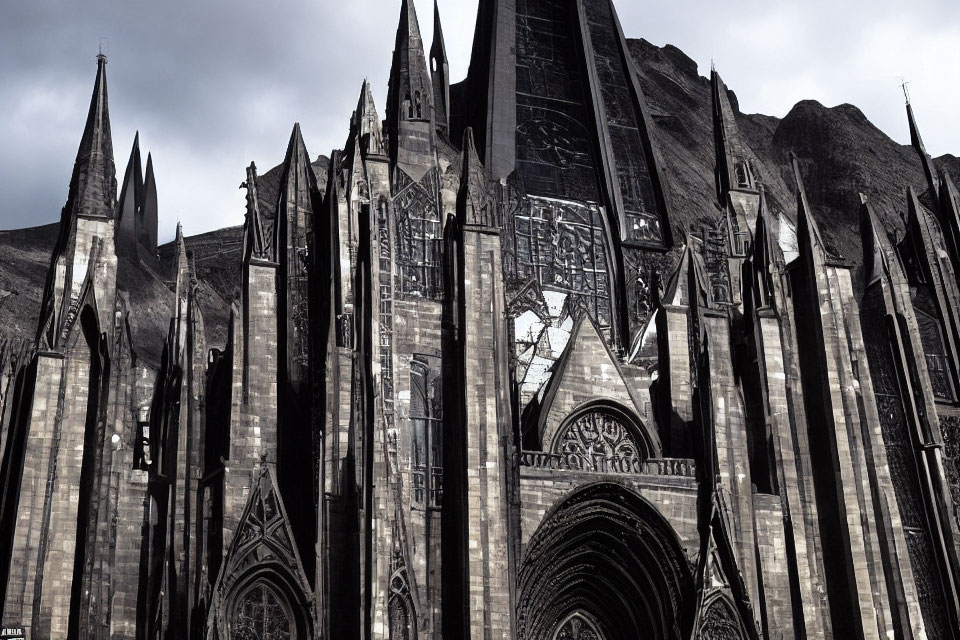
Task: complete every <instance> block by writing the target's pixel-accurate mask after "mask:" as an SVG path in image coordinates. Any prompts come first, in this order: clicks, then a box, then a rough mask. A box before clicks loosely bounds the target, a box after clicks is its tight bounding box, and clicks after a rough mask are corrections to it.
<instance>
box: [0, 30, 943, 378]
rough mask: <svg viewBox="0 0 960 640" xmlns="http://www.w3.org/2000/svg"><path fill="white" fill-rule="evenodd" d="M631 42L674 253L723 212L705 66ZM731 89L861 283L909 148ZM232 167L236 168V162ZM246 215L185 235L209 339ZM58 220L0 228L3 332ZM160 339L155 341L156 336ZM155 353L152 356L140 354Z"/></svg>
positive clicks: (159, 307)
mask: <svg viewBox="0 0 960 640" xmlns="http://www.w3.org/2000/svg"><path fill="white" fill-rule="evenodd" d="M628 47H629V49H630V52H631V54H632V56H633V58H634V60H635V62H636V63H637V64H636V66H637V70H638V75H639V80H640V84H641V87H642V89H643V91H644V93H645V97H646V100H647V103H648V107H649V111H650V114H651V117H652V119H653V121H654V123H655V124H656V126H655V127H654V131H653V138H654V141H655V142H656V144H657V145H658V146H659V148H660V151H661V154H662V157H663V158H664V162H665V171H666V184H668V185H669V196H670V199H671V204H672V211H673V218H672V219H671V225H672V227H673V231H674V238H675V241H676V245H677V246H676V247H675V248H674V250H673V251H674V252H677V251H679V247H680V245H682V243H683V241H684V238H686V236H687V234H688V233H689V231H690V230H696V229H698V228H700V227H703V226H705V225H716V223H717V221H718V220H719V219H720V215H721V213H720V210H719V206H718V204H717V201H716V200H717V198H716V186H715V179H714V164H715V161H714V160H715V156H714V138H713V120H712V108H711V90H710V81H709V79H708V78H707V77H704V76H702V75H700V70H699V67H698V65H697V63H696V62H695V61H694V60H693V59H691V58H690V57H689V56H687V55H686V54H685V53H684V52H683V51H682V50H681V49H679V48H678V47H676V46H674V45H670V44H667V45H664V46H662V47H659V46H657V45H654V44H652V43H650V42H649V41H647V40H644V39H630V40H628ZM721 71H722V70H721ZM728 97H729V98H730V103H731V106H732V107H733V111H734V114H735V118H736V122H737V125H738V127H739V129H740V132H741V135H742V136H743V139H744V141H745V142H746V144H747V146H748V147H749V148H750V152H751V154H752V156H753V158H752V160H753V163H754V167H755V170H756V173H757V174H758V180H759V181H760V182H761V183H763V185H764V188H765V191H766V194H767V202H768V205H770V206H771V208H772V209H774V210H776V211H779V212H782V213H784V214H786V215H787V216H788V217H790V218H794V217H795V211H796V204H795V202H796V194H795V185H794V184H793V176H792V172H791V169H790V162H789V158H790V153H791V152H792V153H795V154H796V155H797V156H798V158H799V160H800V163H801V166H802V168H803V171H804V176H805V178H804V179H805V185H806V190H807V194H808V196H809V198H810V202H811V206H812V207H813V209H814V214H815V216H816V217H817V219H818V220H819V221H820V222H821V227H822V228H823V230H824V235H825V242H826V243H827V245H828V248H829V249H830V250H831V251H832V252H833V253H836V254H838V255H839V256H841V257H842V258H843V259H845V260H846V261H847V262H848V263H850V264H851V265H852V266H854V268H855V279H856V280H859V277H860V276H859V268H858V267H859V265H860V262H861V260H862V255H861V248H860V238H859V217H858V216H859V203H860V199H859V198H860V196H859V194H860V193H863V194H864V195H866V196H867V198H868V199H869V200H870V201H871V202H872V203H873V205H874V207H875V209H876V211H877V212H878V214H879V215H880V216H881V218H882V221H883V223H884V225H885V226H886V227H887V229H888V231H890V232H892V233H894V234H900V233H902V230H903V221H902V212H903V211H905V208H906V189H907V187H908V186H912V187H913V188H914V189H915V190H917V191H918V192H923V191H924V190H925V188H926V187H925V184H926V181H925V178H924V174H923V170H922V167H921V164H920V160H919V158H918V157H917V154H916V152H915V151H914V150H913V149H912V148H911V147H910V146H907V145H901V144H899V143H897V142H896V141H894V140H892V139H891V138H890V137H889V136H887V135H886V134H885V133H883V132H882V131H881V130H880V129H878V128H877V127H876V126H874V125H873V124H872V123H871V122H870V121H869V119H867V117H866V116H865V115H864V114H863V112H862V111H861V110H860V109H859V108H858V107H856V106H855V105H852V104H846V103H845V104H840V105H837V106H834V107H826V106H824V105H823V104H821V103H820V102H818V101H816V100H813V99H807V100H802V101H800V102H798V103H797V104H796V105H794V107H793V108H792V109H791V110H790V112H789V113H787V114H786V115H785V116H784V117H783V118H777V117H775V116H769V115H764V114H758V113H755V114H745V113H742V112H741V111H740V105H739V101H738V99H737V96H736V93H735V91H733V90H728ZM347 124H348V123H346V122H345V123H344V131H346V129H347ZM278 144H282V143H281V142H278ZM934 163H935V165H936V166H937V167H938V168H943V169H945V170H947V171H948V172H949V173H951V175H953V176H954V177H955V178H956V179H957V181H958V182H960V159H958V158H957V157H956V156H953V155H951V154H946V155H943V156H940V157H939V158H935V159H934ZM326 166H327V159H326V157H325V156H320V157H319V158H318V159H317V161H316V162H315V163H314V170H315V171H316V173H317V174H318V179H319V183H320V184H321V185H323V184H325V183H326V171H327V169H326ZM279 169H280V168H279V167H274V168H272V169H270V170H269V171H266V172H264V173H263V174H261V175H260V177H259V179H258V189H259V192H260V203H261V207H262V208H269V207H273V206H275V202H276V199H277V195H278V188H279V178H280V176H279ZM237 171H238V175H239V174H240V173H242V168H241V167H238V168H237ZM264 213H265V214H269V213H270V212H267V211H265V212H264ZM242 220H243V212H242V211H238V212H237V222H238V225H236V226H230V227H224V228H221V229H217V230H214V231H208V232H205V233H201V234H197V235H194V236H189V237H187V238H185V243H186V247H187V250H188V252H190V253H191V255H192V259H193V264H194V268H195V271H196V275H197V277H198V279H199V280H200V281H201V283H202V285H203V286H202V289H203V292H204V293H203V296H202V298H203V301H202V304H203V312H204V316H205V326H206V328H207V330H206V333H207V339H208V342H209V344H210V346H222V345H223V344H224V343H225V341H226V336H227V326H226V325H227V321H228V319H229V313H230V305H231V304H232V303H234V302H237V301H238V300H239V287H240V259H241V252H240V246H241V242H242ZM57 227H58V223H52V224H48V225H41V226H37V227H29V228H24V229H14V230H7V231H0V327H2V328H0V336H3V337H8V338H16V337H22V338H26V339H28V340H29V339H31V338H32V337H33V335H34V333H35V331H36V322H37V315H38V312H39V306H40V298H41V296H42V293H43V283H44V280H45V276H46V271H47V268H48V266H49V261H50V252H51V250H52V248H53V244H54V242H55V240H56V235H57ZM159 253H160V257H161V265H162V266H161V271H163V272H164V273H166V272H168V271H170V270H171V269H172V264H173V259H174V255H175V244H174V243H173V242H169V243H167V244H165V245H162V246H161V247H160V248H159ZM157 280H158V281H163V280H164V277H163V275H162V274H158V276H157ZM154 285H156V282H155V283H154V284H153V285H151V291H154V293H153V294H152V295H154V296H162V290H163V288H162V287H158V286H154ZM140 293H141V294H142V293H143V292H140ZM139 297H140V298H144V297H145V296H144V295H140V296H139ZM146 297H147V298H148V297H149V296H146ZM146 306H147V307H149V308H148V309H147V310H146V311H143V310H140V311H138V313H141V314H142V315H143V316H144V318H143V320H142V322H140V323H139V324H142V325H143V326H144V327H149V330H147V329H145V332H147V331H149V332H154V333H155V332H156V330H157V328H158V327H163V326H165V325H166V323H167V320H168V318H164V317H161V316H162V315H163V314H164V313H166V305H165V304H162V303H161V302H160V301H159V300H158V301H156V304H146ZM152 316H157V317H152ZM156 341H157V343H158V345H159V344H160V343H161V342H162V336H158V337H157V340H156ZM157 357H158V354H151V355H150V356H149V357H147V360H148V361H152V360H154V359H155V358H157Z"/></svg>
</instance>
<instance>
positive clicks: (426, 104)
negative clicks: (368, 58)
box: [386, 0, 434, 180]
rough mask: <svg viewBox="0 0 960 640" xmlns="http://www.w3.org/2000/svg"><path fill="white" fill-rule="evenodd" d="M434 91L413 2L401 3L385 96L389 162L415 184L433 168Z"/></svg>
mask: <svg viewBox="0 0 960 640" xmlns="http://www.w3.org/2000/svg"><path fill="white" fill-rule="evenodd" d="M433 107H434V95H433V87H432V86H431V83H430V69H429V68H428V67H427V59H426V57H425V55H424V50H423V39H422V38H421V37H420V25H419V23H418V22H417V10H416V7H415V6H414V0H402V2H401V5H400V24H399V26H398V27H397V40H396V44H395V45H394V50H393V65H392V66H391V68H390V87H389V91H388V93H387V119H386V126H387V137H388V140H389V142H388V144H389V154H390V160H391V162H392V163H393V164H395V165H396V166H397V167H399V168H401V169H402V170H404V171H405V172H406V173H408V174H410V176H411V177H412V178H413V179H414V180H417V179H419V178H420V177H421V176H422V175H423V173H424V172H425V171H426V170H427V169H429V168H430V167H431V166H433V153H432V151H433V135H434V132H433Z"/></svg>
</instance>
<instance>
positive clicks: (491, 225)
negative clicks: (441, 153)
mask: <svg viewBox="0 0 960 640" xmlns="http://www.w3.org/2000/svg"><path fill="white" fill-rule="evenodd" d="M460 163H461V177H460V193H459V194H458V196H457V211H458V212H459V213H460V214H461V215H462V216H463V217H462V219H461V220H460V225H461V227H481V228H487V229H499V228H500V223H499V221H498V220H497V216H496V206H495V204H494V202H493V198H492V197H491V195H490V191H489V189H488V186H487V184H486V174H485V172H484V170H483V165H482V164H481V163H480V157H479V156H478V155H477V147H476V145H475V143H474V139H473V129H472V128H471V127H467V128H466V130H465V131H464V132H463V145H462V151H461V153H460Z"/></svg>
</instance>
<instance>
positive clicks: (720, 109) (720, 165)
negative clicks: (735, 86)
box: [710, 69, 757, 205]
mask: <svg viewBox="0 0 960 640" xmlns="http://www.w3.org/2000/svg"><path fill="white" fill-rule="evenodd" d="M710 84H711V88H712V91H713V135H714V141H715V144H716V155H717V158H716V160H717V166H716V172H717V197H718V198H719V201H720V203H721V204H722V205H726V203H727V194H728V193H729V192H730V190H731V189H745V190H749V191H755V190H756V188H757V186H756V181H755V178H754V175H753V169H752V167H751V165H750V159H749V157H748V155H747V148H746V145H744V143H743V139H742V138H741V137H740V129H739V128H738V127H737V121H736V119H735V118H734V115H733V107H731V105H730V98H729V97H728V95H727V85H726V84H724V82H723V80H722V79H721V78H720V74H719V73H717V70H716V69H711V70H710Z"/></svg>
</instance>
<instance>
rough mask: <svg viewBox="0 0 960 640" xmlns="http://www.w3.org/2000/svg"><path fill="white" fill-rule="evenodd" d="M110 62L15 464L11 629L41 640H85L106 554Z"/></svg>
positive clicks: (5, 509) (51, 281)
mask: <svg viewBox="0 0 960 640" xmlns="http://www.w3.org/2000/svg"><path fill="white" fill-rule="evenodd" d="M106 65H107V59H106V57H105V56H103V55H100V56H98V57H97V76H96V81H95V83H94V89H93V97H92V99H91V101H90V110H89V112H88V115H87V122H86V126H85V128H84V132H83V137H82V139H81V141H80V148H79V150H78V152H77V159H76V162H75V163H74V168H73V176H72V178H71V180H70V191H69V195H68V197H67V203H66V205H65V206H64V208H63V213H62V215H61V220H60V232H59V236H58V238H57V243H56V246H55V248H54V253H53V259H52V261H51V265H50V270H49V272H48V274H47V282H46V287H45V289H44V295H43V303H42V308H41V313H40V324H39V327H38V331H37V341H36V349H37V350H36V355H35V356H34V360H33V362H32V363H31V364H30V366H29V368H28V373H27V382H26V384H27V385H28V387H27V391H26V393H24V395H23V401H22V403H21V404H20V405H19V406H17V407H16V408H15V409H14V411H15V414H14V418H13V422H12V423H11V425H12V426H11V434H10V436H9V438H8V442H7V448H8V453H7V455H5V457H4V463H3V464H4V468H3V478H4V482H3V490H2V491H3V498H2V507H0V509H2V513H0V518H2V522H3V530H4V531H8V532H12V535H11V536H10V537H9V538H7V541H6V542H4V543H3V546H2V548H0V575H2V578H3V580H2V584H3V585H4V586H5V592H4V593H2V594H0V595H2V597H3V612H4V616H5V619H7V618H8V617H9V618H14V619H17V620H23V621H25V625H28V626H29V628H30V634H31V636H32V637H35V638H44V637H66V636H67V635H68V634H70V635H71V636H75V634H77V633H79V630H80V625H81V612H82V611H83V610H84V609H85V607H86V606H87V604H88V602H87V598H88V596H89V594H88V593H86V592H85V591H84V589H83V588H82V586H83V582H84V572H85V570H86V560H87V557H88V555H89V554H91V553H92V552H93V548H94V544H95V542H96V522H97V518H98V513H97V510H98V507H99V504H98V502H97V500H96V499H95V496H96V492H95V487H96V485H97V484H98V478H99V473H100V468H101V462H102V452H103V429H102V424H101V421H102V414H101V412H100V411H99V408H100V407H101V406H102V405H104V404H105V403H106V397H107V392H108V388H109V387H108V385H107V376H108V374H109V371H110V357H111V354H110V346H109V345H110V344H111V342H112V341H111V340H109V339H107V336H112V335H113V328H114V304H115V295H116V294H115V291H116V264H117V259H116V255H115V253H114V214H115V211H116V206H117V201H116V195H117V181H116V175H115V167H114V160H113V144H112V140H111V135H110V114H109V111H108V108H107V77H106Z"/></svg>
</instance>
